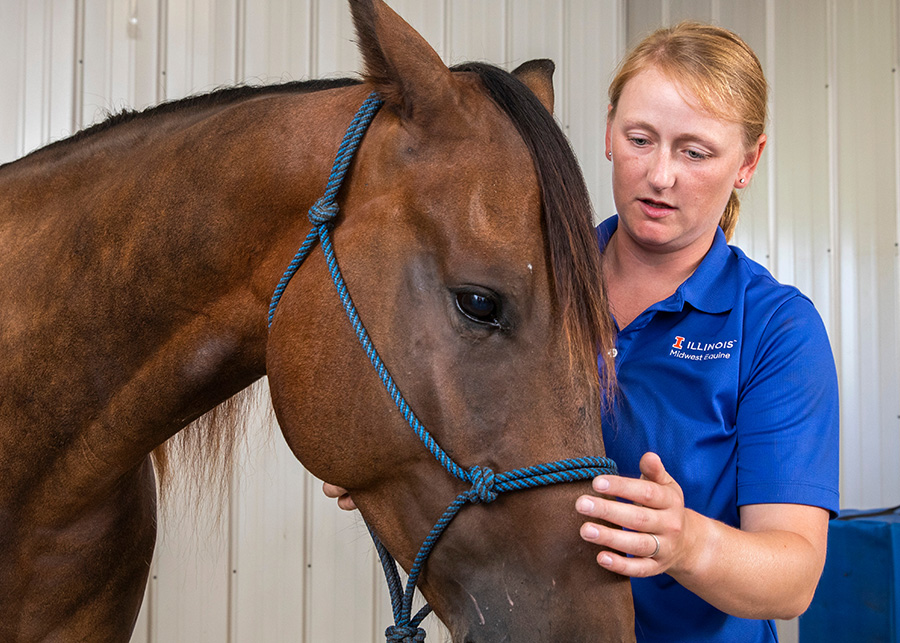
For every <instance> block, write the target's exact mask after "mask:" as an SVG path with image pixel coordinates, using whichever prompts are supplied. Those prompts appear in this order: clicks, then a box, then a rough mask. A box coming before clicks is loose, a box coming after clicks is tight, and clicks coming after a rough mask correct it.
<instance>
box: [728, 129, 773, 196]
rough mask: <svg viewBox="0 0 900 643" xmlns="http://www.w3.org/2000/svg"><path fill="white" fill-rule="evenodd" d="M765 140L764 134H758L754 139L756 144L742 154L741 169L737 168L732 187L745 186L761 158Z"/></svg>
mask: <svg viewBox="0 0 900 643" xmlns="http://www.w3.org/2000/svg"><path fill="white" fill-rule="evenodd" d="M767 140H768V139H767V138H766V135H765V134H760V135H759V138H758V139H756V145H754V146H753V147H751V148H750V149H749V150H747V153H746V154H745V155H744V163H743V165H741V169H740V170H738V175H737V178H736V179H735V180H734V187H736V188H738V189H740V188H745V187H747V185H748V184H749V183H750V179H751V178H753V174H754V173H755V172H756V168H757V166H758V165H759V160H760V159H761V158H762V153H763V150H764V149H765V147H766V141H767Z"/></svg>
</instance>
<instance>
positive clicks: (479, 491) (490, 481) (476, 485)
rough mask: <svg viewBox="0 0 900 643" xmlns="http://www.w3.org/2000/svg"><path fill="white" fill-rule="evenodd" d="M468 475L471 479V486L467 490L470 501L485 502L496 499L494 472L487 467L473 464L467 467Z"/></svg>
mask: <svg viewBox="0 0 900 643" xmlns="http://www.w3.org/2000/svg"><path fill="white" fill-rule="evenodd" d="M469 476H470V477H471V479H472V488H471V489H470V490H469V499H470V500H471V501H472V502H476V503H477V502H483V503H485V504H487V503H489V502H494V500H496V499H497V489H496V488H495V487H494V472H493V471H492V470H491V469H490V468H489V467H479V466H478V465H475V466H474V467H472V468H471V469H469Z"/></svg>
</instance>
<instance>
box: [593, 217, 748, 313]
mask: <svg viewBox="0 0 900 643" xmlns="http://www.w3.org/2000/svg"><path fill="white" fill-rule="evenodd" d="M618 227H619V216H618V215H613V216H611V217H609V218H608V219H606V220H605V221H603V222H602V223H600V225H598V226H597V243H598V245H599V246H600V252H603V251H604V250H605V249H606V244H607V243H609V239H610V237H612V235H613V233H614V232H615V231H616V229H617V228H618ZM738 290H739V288H738V270H737V257H736V256H735V254H734V253H733V252H732V250H731V248H730V247H729V245H728V242H727V241H725V233H724V232H722V228H719V227H716V236H715V238H714V239H713V243H712V246H711V247H710V249H709V252H707V253H706V256H705V257H703V261H701V262H700V265H699V266H697V269H696V270H695V271H694V273H693V274H692V275H691V276H690V277H688V278H687V279H686V280H685V282H684V283H682V284H681V285H680V286H679V287H678V290H676V291H675V293H674V294H673V295H672V296H671V297H669V298H668V299H667V300H666V301H665V303H668V304H670V305H671V304H673V303H676V302H677V305H678V308H681V307H682V306H683V303H682V302H687V303H688V304H690V305H691V306H693V307H694V308H696V309H697V310H701V311H703V312H706V313H724V312H727V311H729V310H731V309H732V308H733V307H734V305H735V303H736V301H737V297H738ZM660 303H664V302H660Z"/></svg>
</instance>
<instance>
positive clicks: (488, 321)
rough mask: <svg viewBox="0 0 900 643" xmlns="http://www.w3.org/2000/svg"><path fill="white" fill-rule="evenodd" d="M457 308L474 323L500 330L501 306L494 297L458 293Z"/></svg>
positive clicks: (472, 293)
mask: <svg viewBox="0 0 900 643" xmlns="http://www.w3.org/2000/svg"><path fill="white" fill-rule="evenodd" d="M456 307H457V308H458V309H459V312H461V313H462V314H463V315H465V316H466V317H468V318H469V319H471V320H472V321H474V322H477V323H479V324H485V325H488V326H494V327H496V328H500V322H499V321H498V319H497V317H498V316H499V314H500V310H499V309H500V306H499V304H498V303H497V301H496V300H495V299H494V298H493V297H490V296H487V295H482V294H479V293H476V292H459V293H456Z"/></svg>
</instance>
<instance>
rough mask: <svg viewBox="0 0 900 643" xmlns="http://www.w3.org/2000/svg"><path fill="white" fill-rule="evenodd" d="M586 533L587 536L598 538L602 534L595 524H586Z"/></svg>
mask: <svg viewBox="0 0 900 643" xmlns="http://www.w3.org/2000/svg"><path fill="white" fill-rule="evenodd" d="M584 535H585V537H586V538H597V537H598V536H599V535H600V532H599V531H598V530H597V528H596V527H594V525H585V526H584Z"/></svg>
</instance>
